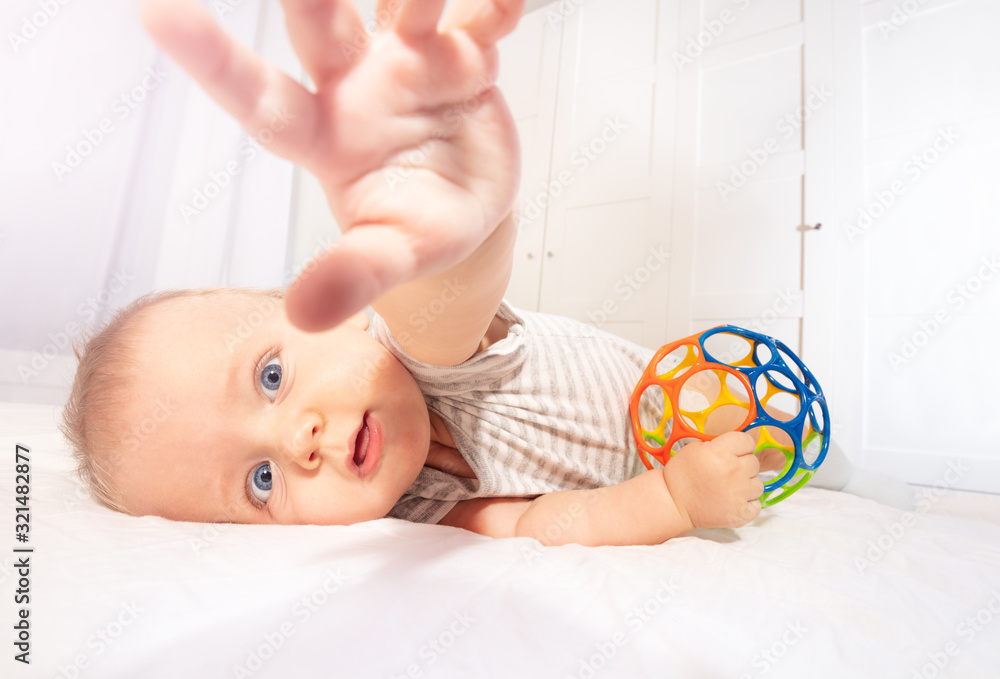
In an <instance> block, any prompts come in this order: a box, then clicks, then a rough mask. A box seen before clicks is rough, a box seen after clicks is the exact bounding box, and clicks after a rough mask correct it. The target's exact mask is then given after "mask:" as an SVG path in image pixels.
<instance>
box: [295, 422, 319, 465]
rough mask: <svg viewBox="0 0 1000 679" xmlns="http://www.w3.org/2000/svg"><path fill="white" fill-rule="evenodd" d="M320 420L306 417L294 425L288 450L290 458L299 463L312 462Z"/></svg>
mask: <svg viewBox="0 0 1000 679" xmlns="http://www.w3.org/2000/svg"><path fill="white" fill-rule="evenodd" d="M321 426H322V422H320V421H319V419H318V418H316V417H312V416H310V417H306V418H304V420H303V421H301V422H299V424H298V426H296V427H295V430H294V433H293V435H292V437H291V442H290V444H289V447H290V450H289V451H288V452H289V454H290V455H291V456H292V458H293V459H294V460H295V461H296V462H298V463H300V464H303V463H306V464H308V463H313V462H315V460H316V449H317V447H318V446H317V437H318V436H319V433H320V429H321Z"/></svg>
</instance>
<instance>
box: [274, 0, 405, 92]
mask: <svg viewBox="0 0 1000 679" xmlns="http://www.w3.org/2000/svg"><path fill="white" fill-rule="evenodd" d="M392 1H393V2H399V1H400V0H392ZM281 4H282V6H284V8H285V27H286V28H287V29H288V37H289V38H290V39H291V42H292V46H293V47H294V48H295V53H296V54H298V55H299V60H300V61H301V62H302V66H303V67H304V68H305V69H306V73H308V74H309V77H310V78H312V80H313V82H314V83H316V84H317V85H321V84H322V83H324V82H327V81H329V80H331V79H333V78H335V77H336V76H337V75H339V74H340V73H342V72H343V71H344V70H345V69H347V68H348V67H349V66H350V65H351V64H352V63H353V62H354V61H355V60H356V59H357V58H359V57H360V56H361V53H362V52H363V51H364V49H365V46H366V45H367V42H368V34H367V33H366V32H365V27H364V24H363V23H362V21H361V17H360V16H359V15H358V10H357V8H356V7H355V6H354V2H352V0H319V1H318V2H317V0H281Z"/></svg>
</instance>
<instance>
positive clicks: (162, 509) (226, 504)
mask: <svg viewBox="0 0 1000 679" xmlns="http://www.w3.org/2000/svg"><path fill="white" fill-rule="evenodd" d="M268 309H270V313H262V311H263V312H266V311H267V310H268ZM366 327H367V318H366V317H365V316H364V314H359V315H358V316H355V317H354V318H353V319H351V321H348V322H345V323H343V324H341V325H340V326H338V327H336V328H334V329H332V330H329V331H326V332H322V333H314V334H313V333H305V332H302V331H300V330H298V329H296V328H295V327H293V326H292V325H291V324H290V323H289V321H288V320H287V318H286V316H285V307H284V302H283V300H279V299H275V298H273V297H264V296H260V297H254V296H250V295H226V296H208V297H195V298H178V299H171V300H167V301H164V302H161V303H159V304H157V305H154V306H153V307H151V308H149V309H148V310H147V313H146V314H145V315H144V316H142V317H141V318H140V322H139V324H138V326H137V330H138V333H137V339H138V349H139V352H138V353H139V356H140V362H139V366H138V371H137V372H138V375H139V383H138V389H137V392H136V394H135V396H134V398H132V399H131V403H130V406H129V408H128V410H129V412H128V413H126V415H127V416H128V417H129V421H130V423H132V425H133V432H134V433H133V434H132V436H131V437H130V438H129V439H126V440H130V441H131V443H132V445H131V446H125V450H123V453H122V455H120V456H118V461H117V462H116V464H115V469H114V471H113V474H114V480H115V482H116V485H117V486H118V487H119V488H120V489H121V490H122V492H123V494H124V499H125V504H126V506H127V507H128V508H129V509H130V510H131V511H133V512H134V513H136V514H140V515H145V514H152V515H157V516H163V517H166V518H169V519H176V520H182V521H212V522H218V521H231V522H237V523H282V524H298V523H308V524H350V523H355V522H358V521H365V520H369V519H376V518H380V517H382V516H385V514H386V513H387V512H388V511H389V510H390V509H391V508H392V506H393V505H394V504H395V502H396V501H397V500H398V499H399V498H400V497H401V496H402V494H403V493H404V491H406V489H407V488H408V487H409V486H410V484H412V482H413V480H414V479H415V478H416V476H417V474H418V473H419V472H420V469H421V467H422V466H423V464H424V461H425V460H426V457H427V450H428V446H429V442H430V423H429V418H428V411H427V406H426V404H425V403H424V399H423V396H422V394H421V392H420V389H419V388H418V387H417V384H416V382H415V381H414V380H413V378H412V376H411V375H410V374H409V372H407V370H406V369H405V368H404V367H403V366H402V364H401V363H399V361H398V360H396V358H395V357H394V356H392V354H390V353H389V352H388V351H387V350H386V349H385V348H384V347H383V346H382V345H381V344H379V343H378V342H377V341H376V340H374V339H373V338H372V337H370V336H369V335H367V334H366V333H365V332H364V329H365V328H366ZM137 424H138V425H142V426H138V427H137ZM151 424H154V425H155V426H150V425H151ZM136 442H137V445H136Z"/></svg>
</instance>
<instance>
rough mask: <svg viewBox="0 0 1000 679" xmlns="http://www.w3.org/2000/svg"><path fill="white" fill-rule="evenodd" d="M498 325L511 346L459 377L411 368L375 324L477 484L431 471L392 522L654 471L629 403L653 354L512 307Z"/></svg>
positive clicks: (432, 518) (376, 323)
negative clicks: (467, 503) (640, 449)
mask: <svg viewBox="0 0 1000 679" xmlns="http://www.w3.org/2000/svg"><path fill="white" fill-rule="evenodd" d="M497 314H498V315H499V316H500V317H501V318H503V319H505V320H507V321H509V322H510V328H509V330H508V333H507V337H505V338H504V339H502V340H500V341H499V342H495V343H494V344H492V345H491V346H489V347H488V348H487V349H486V350H485V351H483V352H481V353H479V354H476V355H475V356H473V357H472V358H470V359H469V360H467V361H465V362H464V363H462V364H460V365H456V366H450V367H440V366H432V365H429V364H427V363H423V362H421V361H417V360H415V359H413V358H412V357H410V356H409V355H407V354H406V352H405V351H403V349H402V347H401V346H400V344H399V343H398V342H397V341H396V339H395V338H394V337H393V336H392V334H391V333H390V332H389V328H388V327H387V326H386V324H385V321H384V320H383V319H382V318H381V317H380V316H378V315H377V314H376V315H375V317H374V318H373V319H372V322H371V325H370V326H369V331H368V332H369V333H370V334H371V335H372V336H373V337H374V338H375V339H377V340H378V341H379V342H380V343H381V344H382V345H383V346H385V347H386V348H387V349H388V350H389V351H391V352H392V353H393V354H394V355H395V356H396V357H397V358H398V359H399V360H400V362H401V363H402V364H403V365H404V366H405V367H406V368H407V370H409V372H410V374H411V375H413V377H414V379H415V380H416V382H417V385H418V386H419V387H420V390H421V391H422V392H423V394H424V400H425V401H426V403H427V407H428V408H430V409H431V410H433V411H435V412H436V413H438V414H439V415H440V416H441V417H442V418H443V419H444V420H445V422H446V423H447V425H448V430H449V431H450V432H451V435H452V438H453V439H454V441H455V446H456V447H457V448H458V451H459V453H460V454H461V455H462V457H464V458H465V460H466V461H467V462H468V463H469V466H470V467H471V468H472V470H473V471H474V472H475V473H476V477H477V478H476V479H466V478H460V477H456V476H453V475H451V474H448V473H445V472H442V471H440V470H437V469H432V468H430V467H424V468H423V470H422V471H421V472H420V474H419V476H417V479H416V481H414V483H413V485H412V486H410V488H409V489H408V490H407V491H406V493H405V494H404V495H403V497H402V498H400V499H399V501H398V502H397V503H396V505H395V506H394V507H393V508H392V510H390V512H389V514H388V516H390V517H394V518H400V519H406V520H409V521H416V522H420V523H437V522H438V521H440V520H441V519H442V518H444V516H445V515H446V514H447V513H448V512H449V511H450V510H451V509H452V508H453V507H454V506H455V504H456V503H458V502H460V501H462V500H471V499H473V498H479V497H534V496H537V495H542V494H545V493H551V492H554V491H559V490H571V489H580V488H598V487H602V486H610V485H615V484H618V483H621V482H623V481H626V480H628V479H630V478H632V477H634V476H636V475H638V474H640V473H641V472H642V471H644V470H645V467H644V466H643V464H642V461H641V460H640V459H639V456H638V454H637V452H636V445H635V440H634V439H633V437H632V430H631V424H630V420H629V412H628V403H629V398H630V396H631V394H632V390H633V389H634V388H635V385H636V383H637V382H638V381H639V378H640V377H641V375H642V371H643V370H644V369H645V367H646V365H647V364H648V363H649V361H650V360H651V359H652V357H653V354H654V353H655V351H654V350H651V349H645V348H643V347H640V346H638V345H636V344H634V343H632V342H629V341H628V340H625V339H622V338H620V337H617V336H615V335H612V334H610V333H607V332H604V331H602V330H598V329H597V328H594V327H593V326H590V325H586V324H584V323H580V322H578V321H574V320H571V319H569V318H564V317H561V316H552V315H548V314H542V313H535V312H528V311H521V310H515V309H514V308H513V307H511V306H510V304H509V303H508V302H507V301H506V300H504V301H503V302H502V303H501V305H500V308H499V309H498V310H497ZM661 412H662V411H661Z"/></svg>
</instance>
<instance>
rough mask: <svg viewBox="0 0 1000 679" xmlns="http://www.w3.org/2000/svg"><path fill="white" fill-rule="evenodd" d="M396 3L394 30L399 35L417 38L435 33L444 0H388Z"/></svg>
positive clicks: (390, 2)
mask: <svg viewBox="0 0 1000 679" xmlns="http://www.w3.org/2000/svg"><path fill="white" fill-rule="evenodd" d="M393 3H395V4H397V6H398V13H397V14H396V21H395V26H394V27H395V30H396V32H397V33H399V34H400V35H406V36H410V37H413V38H419V37H422V36H425V35H430V34H433V33H437V27H438V21H439V20H440V19H441V11H442V10H443V9H444V3H445V0H389V4H393Z"/></svg>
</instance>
